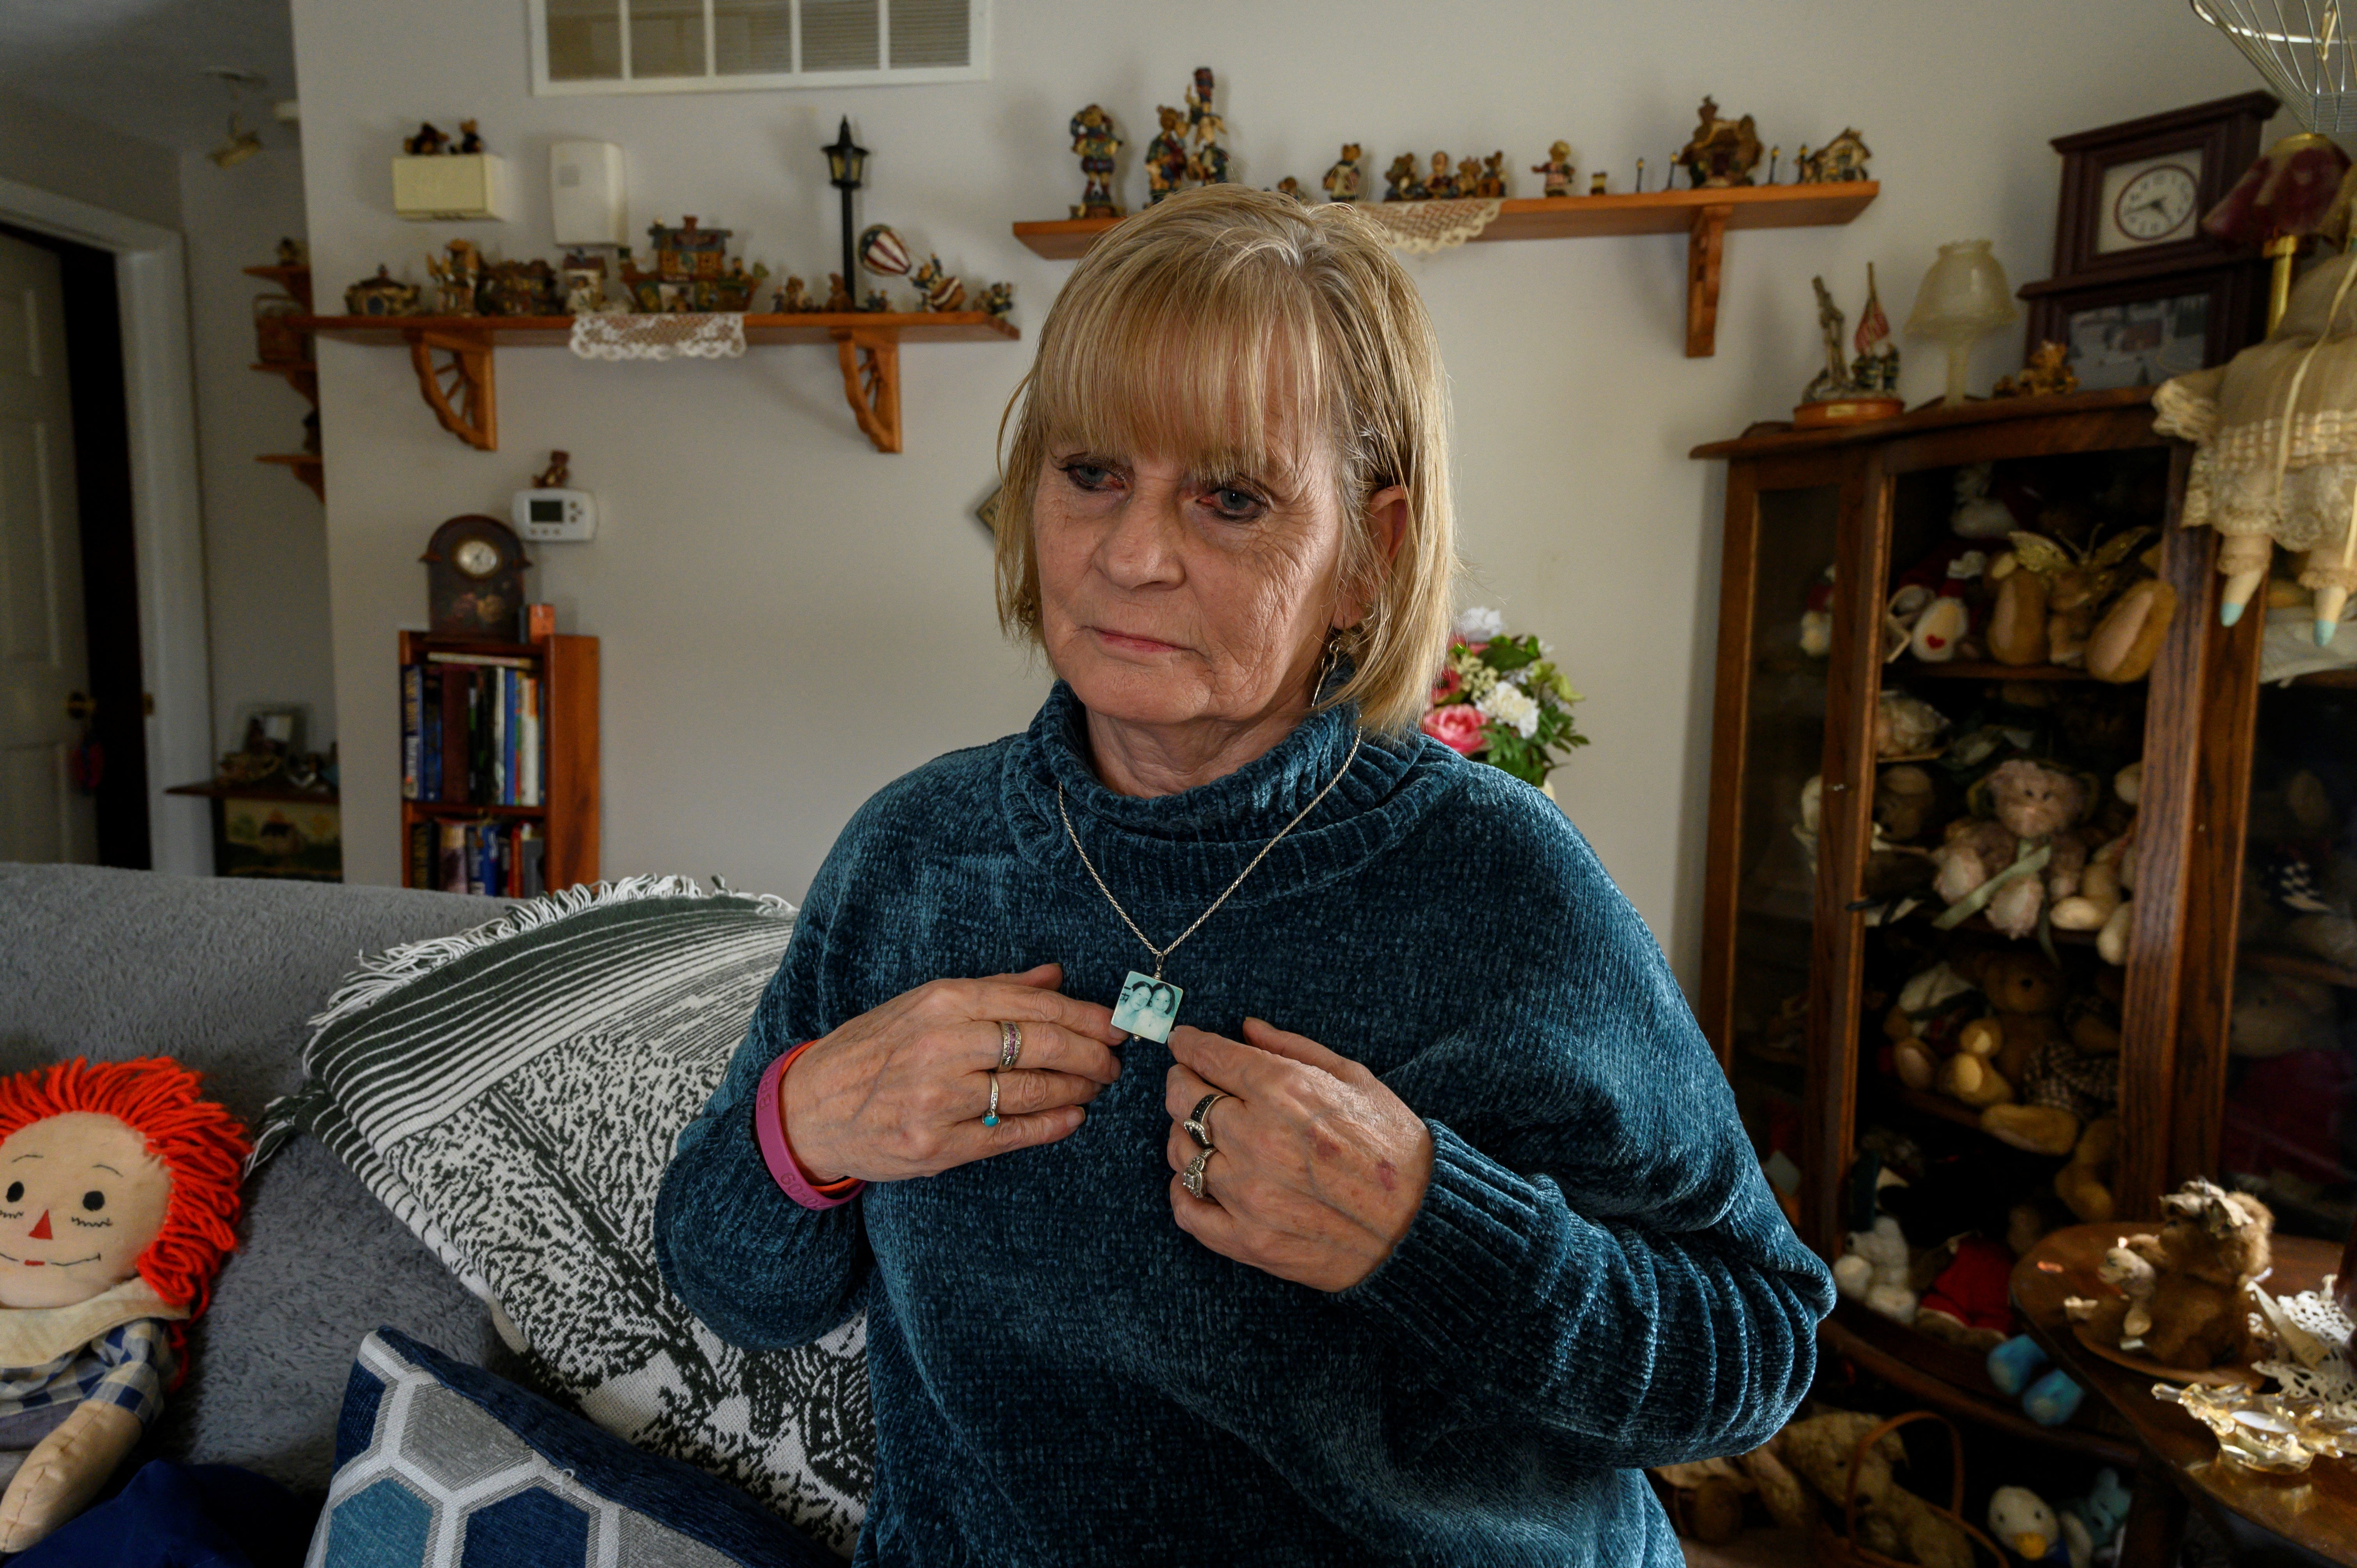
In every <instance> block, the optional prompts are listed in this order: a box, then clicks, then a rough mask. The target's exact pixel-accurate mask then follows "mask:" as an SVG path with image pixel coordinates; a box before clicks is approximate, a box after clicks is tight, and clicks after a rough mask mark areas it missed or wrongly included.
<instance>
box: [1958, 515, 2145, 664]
mask: <svg viewBox="0 0 2357 1568" xmlns="http://www.w3.org/2000/svg"><path fill="white" fill-rule="evenodd" d="M2151 537H2152V535H2151V532H2150V531H2149V530H2146V529H2131V530H2128V531H2126V532H2120V533H2115V534H2114V535H2112V537H2110V538H2109V539H2106V540H2104V541H2102V542H2099V543H2098V542H2092V541H2091V542H2090V543H2089V544H2088V546H2087V547H2086V549H2084V550H2080V549H2077V548H2075V547H2073V546H2072V545H2071V544H2070V543H2068V542H2065V541H2063V540H2060V539H2055V538H2050V537H2049V536H2047V535H2046V534H2042V533H2032V532H2029V531H2028V530H2021V531H2018V532H2015V533H2014V534H2013V535H2012V540H2013V548H2012V549H2011V550H2009V551H2007V552H2006V553H2003V554H2001V555H1999V556H1998V557H1997V558H1996V560H1994V561H1992V562H1990V563H1989V567H1988V576H1989V580H1990V581H1991V582H1992V583H1994V584H1996V601H1995V604H1994V605H1993V607H1991V609H1990V611H1989V632H1988V645H1989V656H1990V657H1991V658H1993V659H1995V660H1996V661H1997V662H1998V663H2000V664H2041V663H2047V662H2052V663H2055V664H2061V665H2064V666H2071V667H2075V666H2078V665H2081V664H2083V663H2084V662H2085V661H2086V656H2087V639H2088V637H2089V636H2090V635H2091V634H2092V633H2093V630H2094V628H2095V621H2096V618H2097V616H2098V614H2099V613H2100V612H2101V611H2102V610H2103V608H2104V606H2105V605H2106V604H2107V603H2108V601H2109V600H2110V599H2111V597H2112V595H2113V594H2114V593H2115V591H2116V589H2117V587H2118V585H2119V582H2120V579H2121V577H2122V575H2124V573H2125V571H2126V566H2125V563H2126V561H2127V559H2128V558H2129V557H2130V556H2131V555H2133V554H2135V553H2136V551H2138V550H2139V549H2141V548H2143V547H2144V545H2145V544H2146V543H2147V542H2148V541H2149V540H2150V539H2151ZM2149 609H2150V607H2149V606H2147V610H2149ZM2150 619H2151V617H2150V615H2149V614H2147V616H2146V618H2145V620H2146V621H2149V620H2150ZM2167 628H2168V622H2167V621H2166V620H2165V619H2163V620H2162V621H2161V622H2160V628H2159V630H2158V631H2153V632H2152V634H2151V640H2152V651H2153V652H2156V653H2157V652H2158V650H2159V647H2160V632H2161V631H2166V630H2167ZM2145 629H2147V628H2146V627H2144V626H2143V624H2142V623H2139V629H2138V632H2137V634H2136V636H2135V637H2131V638H2129V639H2127V640H2128V648H2127V649H2126V650H2123V651H2130V650H2133V648H2134V645H2135V643H2136V641H2137V640H2139V639H2140V638H2141V636H2142V635H2143V631H2144V630H2145ZM2147 668H2149V662H2148V661H2147ZM2123 678H2124V679H2132V678H2133V677H2123Z"/></svg>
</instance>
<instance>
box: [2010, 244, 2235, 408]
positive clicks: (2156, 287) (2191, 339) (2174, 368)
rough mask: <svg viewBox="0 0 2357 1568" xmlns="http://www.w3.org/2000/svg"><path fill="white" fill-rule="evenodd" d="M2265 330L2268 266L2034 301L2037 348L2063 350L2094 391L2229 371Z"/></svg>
mask: <svg viewBox="0 0 2357 1568" xmlns="http://www.w3.org/2000/svg"><path fill="white" fill-rule="evenodd" d="M2023 293H2024V294H2025V295H2027V294H2028V293H2029V291H2028V290H2026V289H2025V290H2024V291H2023ZM2265 335H2266V263H2264V262H2263V261H2262V262H2256V263H2254V262H2250V261H2239V262H2231V263H2224V264H2222V265H2216V266H2211V267H2205V268H2200V269H2197V270H2193V271H2185V272H2166V273H2159V274H2141V273H2140V274H2137V275H2134V276H2130V277H2124V278H2117V279H2114V280H2111V281H2108V282H2105V281H2101V280H2098V281H2095V282H2093V283H2081V284H2080V285H2078V286H2076V287H2070V288H2059V289H2050V290H2041V291H2040V293H2039V294H2037V295H2034V296H2031V297H2030V302H2029V342H2030V344H2031V345H2032V346H2033V347H2034V346H2035V345H2037V344H2040V343H2061V344H2062V345H2064V348H2065V350H2066V355H2067V357H2066V359H2065V361H2064V362H2065V363H2067V364H2068V365H2069V366H2070V367H2071V369H2072V373H2073V374H2075V375H2076V376H2077V377H2078V378H2079V385H2080V387H2081V388H2082V389H2083V390H2084V391H2089V392H2093V391H2095V390H2098V389H2101V388H2104V387H2122V386H2146V385H2150V386H2157V385H2158V384H2159V383H2160V382H2162V381H2167V380H2168V379H2169V377H2171V376H2175V375H2182V374H2183V373H2185V372H2186V371H2198V370H2201V368H2202V367H2204V366H2206V365H2222V364H2224V363H2225V362H2226V361H2227V360H2231V359H2233V357H2234V356H2235V355H2236V354H2238V353H2240V352H2242V351H2243V350H2244V349H2246V348H2248V347H2250V345H2252V344H2253V343H2255V342H2257V341H2258V340H2259V338H2262V337H2264V336H2265Z"/></svg>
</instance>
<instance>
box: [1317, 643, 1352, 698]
mask: <svg viewBox="0 0 2357 1568" xmlns="http://www.w3.org/2000/svg"><path fill="white" fill-rule="evenodd" d="M1348 635H1349V634H1348V633H1347V632H1345V631H1344V630H1343V629H1342V628H1340V627H1339V626H1338V627H1331V628H1328V629H1327V632H1326V651H1325V652H1324V654H1322V655H1321V656H1320V657H1319V659H1318V680H1317V682H1316V683H1315V684H1313V685H1312V686H1311V687H1310V689H1309V700H1310V701H1311V702H1312V703H1316V702H1319V701H1321V700H1323V699H1324V697H1325V695H1326V686H1327V682H1329V681H1331V680H1333V678H1334V671H1335V669H1336V667H1337V666H1339V665H1340V663H1341V662H1342V652H1343V648H1342V644H1343V639H1345V638H1346V637H1347V636H1348Z"/></svg>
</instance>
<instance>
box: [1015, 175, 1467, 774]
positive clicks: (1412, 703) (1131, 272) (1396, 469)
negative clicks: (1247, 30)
mask: <svg viewBox="0 0 2357 1568" xmlns="http://www.w3.org/2000/svg"><path fill="white" fill-rule="evenodd" d="M1009 423H1011V424H1012V425H1013V438H1012V441H1011V442H1006V441H1005V440H1004V439H1002V446H1003V448H1004V453H1005V462H1004V465H1003V467H1002V468H1001V470H1000V480H1001V489H1000V492H999V502H998V540H997V552H996V566H997V573H996V575H997V579H998V613H999V620H1000V623H1001V624H1002V625H1003V626H1004V627H1006V629H1007V631H1008V632H1009V634H1010V635H1017V636H1022V637H1026V638H1028V639H1031V640H1032V641H1034V642H1035V643H1036V642H1037V640H1038V638H1039V565H1038V561H1037V558H1036V556H1035V555H1034V553H1033V552H1032V540H1031V502H1032V497H1033V494H1034V491H1035V489H1036V488H1037V486H1038V483H1039V476H1040V473H1041V471H1042V470H1043V468H1044V467H1045V466H1046V464H1047V462H1048V461H1049V456H1050V455H1051V454H1052V453H1056V452H1071V451H1081V452H1093V453H1100V454H1105V455H1114V454H1123V453H1142V452H1150V453H1154V454H1157V455H1159V456H1164V457H1166V458H1168V459H1171V460H1173V461H1177V462H1180V463H1183V464H1185V465H1186V466H1187V467H1189V470H1191V471H1193V472H1194V473H1196V474H1198V475H1199V476H1200V477H1202V478H1227V477H1230V476H1232V475H1238V474H1243V475H1249V476H1251V477H1253V478H1257V479H1259V480H1260V481H1261V482H1262V483H1264V484H1267V485H1270V486H1272V487H1274V488H1276V489H1290V490H1291V491H1292V492H1293V493H1294V494H1295V495H1299V494H1300V492H1301V489H1302V487H1303V485H1304V484H1305V483H1307V482H1309V480H1310V478H1311V476H1312V475H1313V474H1314V473H1315V472H1316V471H1317V470H1318V468H1319V467H1322V464H1321V461H1320V459H1322V458H1323V457H1324V456H1326V455H1327V454H1328V453H1330V454H1331V456H1332V468H1331V476H1330V477H1331V482H1332V483H1333V484H1334V485H1335V487H1336V490H1337V496H1336V499H1337V500H1338V501H1339V503H1340V506H1341V509H1342V511H1343V515H1344V516H1345V517H1346V518H1349V519H1351V521H1352V523H1353V524H1354V526H1352V527H1351V529H1350V531H1349V533H1348V534H1347V536H1346V539H1345V542H1344V549H1343V555H1342V561H1341V566H1340V575H1341V582H1340V584H1338V585H1337V586H1338V587H1340V586H1350V587H1351V588H1352V589H1353V590H1354V591H1355V592H1356V593H1358V594H1361V595H1363V596H1364V597H1365V598H1366V599H1367V602H1368V604H1369V606H1370V609H1369V613H1368V615H1367V618H1366V620H1365V622H1364V624H1362V625H1361V626H1360V627H1358V628H1354V629H1353V630H1352V632H1351V634H1350V635H1349V638H1348V642H1347V647H1348V650H1349V651H1350V653H1351V660H1352V665H1353V670H1352V674H1351V679H1350V680H1349V681H1348V682H1346V683H1345V684H1344V685H1343V686H1342V687H1341V689H1340V691H1338V692H1335V693H1331V694H1330V696H1329V704H1332V703H1356V704H1357V705H1358V708H1359V714H1360V721H1361V724H1362V725H1365V726H1366V727H1368V728H1370V729H1377V730H1400V729H1405V728H1407V727H1410V726H1412V725H1414V724H1415V721H1416V720H1417V718H1419V717H1420V716H1421V715H1422V714H1423V712H1424V709H1425V704H1426V695H1427V693H1428V692H1429V689H1430V686H1431V683H1432V681H1433V680H1434V678H1435V677H1436V675H1437V672H1438V670H1439V667H1440V660H1441V658H1442V656H1443V653H1444V651H1445V650H1446V648H1447V645H1448V596H1449V591H1450V587H1451V585H1452V582H1453V579H1454V576H1455V573H1456V570H1457V555H1456V544H1455V527H1454V518H1453V515H1452V512H1451V510H1450V505H1449V497H1448V394H1447V390H1446V385H1445V381H1444V379H1443V376H1442V372H1441V368H1440V355H1439V349H1438V345H1437V342H1436V341H1435V339H1434V338H1433V333H1432V327H1431V322H1430V319H1429V317H1427V316H1426V313H1425V309H1424V302H1423V300H1422V299H1421V298H1420V297H1419V296H1418V295H1416V292H1415V284H1414V283H1413V282H1412V281H1411V280H1410V279H1409V278H1408V276H1407V274H1406V273H1405V271H1404V270H1403V269H1402V268H1401V267H1400V265H1399V263H1397V262H1395V261H1394V260H1393V258H1392V256H1391V253H1390V252H1389V251H1388V250H1387V249H1386V248H1385V247H1384V244H1383V239H1382V237H1381V236H1380V235H1379V234H1377V233H1376V232H1375V231H1374V230H1373V227H1372V224H1370V223H1369V222H1368V220H1366V219H1365V218H1364V217H1362V216H1361V214H1359V213H1358V212H1357V211H1356V210H1354V209H1351V208H1350V207H1349V206H1347V205H1337V204H1330V203H1329V204H1327V205H1325V206H1320V207H1315V208H1306V207H1303V206H1301V205H1300V204H1298V203H1297V202H1295V201H1294V200H1293V199H1291V198H1289V197H1284V196H1278V195H1275V194H1274V193H1272V192H1267V191H1256V190H1249V189H1245V188H1241V187H1237V186H1213V187H1210V188H1203V189H1200V190H1191V191H1187V192H1183V193H1181V194H1180V195H1179V196H1175V197H1172V198H1170V199H1168V200H1166V201H1163V202H1160V203H1157V205H1155V206H1153V207H1149V208H1147V209H1146V210H1145V211H1144V212H1142V213H1139V214H1138V215H1137V216H1135V217H1134V218H1131V219H1129V220H1126V221H1125V222H1123V223H1122V224H1121V225H1120V226H1119V227H1117V228H1115V229H1114V230H1113V231H1111V232H1110V233H1108V234H1106V235H1105V237H1104V238H1103V239H1102V240H1100V241H1099V242H1097V243H1096V245H1095V246H1094V247H1093V248H1092V249H1091V250H1090V252H1088V254H1087V255H1086V256H1084V257H1083V258H1082V260H1081V263H1080V264H1079V265H1078V266H1077V267H1075V268H1074V269H1073V272H1072V276H1071V280H1070V281H1069V282H1068V283H1066V285H1064V289H1063V292H1062V293H1061V294H1060V295H1058V296H1057V299H1056V303H1055V304H1054V306H1051V307H1050V308H1049V312H1048V319H1047V321H1046V322H1045V323H1044V324H1042V326H1041V328H1040V331H1039V354H1038V357H1037V358H1036V359H1035V360H1034V361H1033V364H1032V368H1031V372H1030V374H1029V375H1028V376H1027V377H1025V379H1024V381H1023V384H1022V385H1021V386H1020V387H1018V388H1017V391H1016V393H1015V397H1014V399H1013V400H1011V401H1010V402H1009V403H1008V405H1007V413H1006V420H1005V421H1003V422H1002V424H1001V433H1002V438H1003V437H1004V436H1005V434H1006V425H1007V424H1009ZM1321 444H1322V446H1323V450H1321V449H1320V448H1321ZM1393 485H1398V486H1401V487H1404V488H1405V489H1406V491H1407V496H1408V519H1407V526H1406V529H1405V535H1404V537H1403V539H1402V540H1401V542H1400V546H1399V549H1398V551H1397V552H1396V553H1395V554H1394V556H1393V558H1392V560H1391V561H1390V562H1389V563H1388V564H1386V563H1385V562H1384V561H1383V555H1382V552H1381V549H1380V547H1379V546H1378V544H1377V542H1376V541H1375V540H1374V538H1373V536H1372V532H1370V531H1369V529H1368V528H1367V527H1366V526H1365V523H1366V504H1367V502H1368V501H1369V500H1370V499H1372V497H1373V496H1374V495H1375V494H1376V492H1378V491H1379V490H1382V489H1385V488H1387V487H1390V486H1393Z"/></svg>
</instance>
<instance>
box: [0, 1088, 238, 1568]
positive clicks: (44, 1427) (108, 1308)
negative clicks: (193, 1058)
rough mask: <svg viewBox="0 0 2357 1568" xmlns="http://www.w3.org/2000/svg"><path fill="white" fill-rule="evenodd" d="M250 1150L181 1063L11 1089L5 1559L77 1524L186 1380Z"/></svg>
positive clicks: (5, 1222)
mask: <svg viewBox="0 0 2357 1568" xmlns="http://www.w3.org/2000/svg"><path fill="white" fill-rule="evenodd" d="M246 1150H247V1144H246V1138H245V1131H244V1129H243V1128H242V1127H241V1126H240V1125H239V1124H238V1122H237V1120H236V1118H234V1117H232V1116H231V1115H230V1113H229V1112H227V1111H224V1110H223V1109H222V1108H221V1107H220V1106H219V1105H215V1104H212V1103H210V1101H205V1100H203V1099H201V1098H199V1094H198V1079H197V1075H196V1074H195V1073H193V1072H190V1071H189V1070H188V1069H186V1068H183V1067H181V1066H180V1065H179V1064H178V1063H177V1062H173V1061H168V1060H165V1059H162V1058H151V1059H145V1060H139V1061H129V1062H110V1063H103V1064H100V1065H97V1066H92V1065H91V1064H90V1063H89V1062H87V1061H83V1060H81V1059H76V1060H74V1061H71V1062H67V1063H63V1064H61V1065H59V1066H54V1067H49V1068H44V1069H37V1070H34V1071H31V1072H24V1073H19V1074H17V1075H16V1076H15V1077H13V1078H9V1079H0V1176H5V1179H6V1186H5V1188H0V1234H5V1236H6V1237H7V1238H8V1239H7V1240H5V1242H0V1337H5V1339H0V1342H5V1344H6V1345H7V1346H8V1348H9V1360H10V1361H11V1363H12V1364H11V1365H9V1366H8V1367H7V1368H6V1369H5V1370H0V1388H5V1395H0V1415H5V1417H6V1420H5V1423H0V1476H5V1477H6V1478H7V1490H6V1492H5V1494H0V1552H21V1551H24V1550H25V1549H26V1548H27V1547H29V1546H31V1545H32V1544H33V1543H34V1542H36V1541H39V1540H41V1539H42V1538H43V1537H45V1536H47V1535H48V1534H49V1532H50V1531H52V1530H56V1529H57V1528H58V1527H59V1525H61V1524H64V1523H65V1522H66V1521H67V1520H70V1519H71V1518H73V1517H74V1515H75V1514H77V1513H79V1512H81V1509H82V1508H83V1506H84V1505H85V1504H87V1503H88V1502H89V1501H90V1500H91V1498H92V1497H94V1496H95V1495H96V1494H97V1493H98V1491H99V1489H100V1488H101V1487H103V1486H104V1485H105V1484H106V1481H107V1477H109V1476H111V1475H112V1474H113V1471H114V1468H115V1466H117V1465H118V1464H120V1463H121V1462H122V1460H123V1458H124V1455H127V1454H129V1453H130V1452H131V1450H132V1447H133V1446H134V1445H135V1444H136V1443H137V1442H138V1440H139V1437H140V1434H141V1433H142V1432H144V1431H145V1429H146V1425H147V1423H149V1422H150V1421H153V1420H154V1419H155V1417H156V1412H158V1411H159V1410H160V1409H161V1408H162V1405H163V1396H164V1394H165V1392H166V1391H167V1390H168V1389H171V1388H175V1387H177V1386H178V1383H179V1380H180V1377H181V1375H182V1373H183V1372H184V1371H185V1365H184V1362H183V1356H184V1355H185V1351H186V1334H187V1326H188V1322H189V1321H190V1320H191V1319H193V1318H195V1317H196V1316H199V1314H201V1313H202V1312H203V1311H204V1309H205V1305H206V1301H207V1299H208V1297H209V1295H210V1291H211V1284H212V1279H213V1275H214V1274H215V1273H217V1272H219V1270H220V1268H221V1262H222V1261H223V1260H224V1259H225V1258H226V1257H227V1255H228V1254H229V1252H230V1251H231V1250H232V1249H233V1248H234V1247H235V1246H236V1245H237V1238H236V1235H235V1233H234V1231H233V1230H232V1226H233V1225H234V1224H235V1221H236V1219H237V1208H238V1180H239V1175H240V1171H241V1168H242V1165H243V1162H244V1159H245V1155H246Z"/></svg>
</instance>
